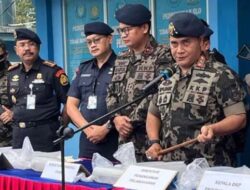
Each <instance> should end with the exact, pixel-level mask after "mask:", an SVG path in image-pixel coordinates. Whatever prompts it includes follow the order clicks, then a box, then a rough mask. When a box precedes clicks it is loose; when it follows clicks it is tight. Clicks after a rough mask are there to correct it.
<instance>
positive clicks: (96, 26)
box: [84, 22, 114, 36]
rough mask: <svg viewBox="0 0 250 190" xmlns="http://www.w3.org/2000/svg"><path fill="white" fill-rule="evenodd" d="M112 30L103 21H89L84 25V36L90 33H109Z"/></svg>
mask: <svg viewBox="0 0 250 190" xmlns="http://www.w3.org/2000/svg"><path fill="white" fill-rule="evenodd" d="M112 32H114V30H113V29H112V28H111V27H110V26H109V25H107V24H105V23H103V22H91V23H88V24H85V25H84V33H85V36H89V35H91V34H101V35H110V34H111V33H112Z"/></svg>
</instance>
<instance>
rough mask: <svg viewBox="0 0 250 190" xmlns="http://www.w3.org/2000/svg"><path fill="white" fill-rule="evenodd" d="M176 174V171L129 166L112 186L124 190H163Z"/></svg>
mask: <svg viewBox="0 0 250 190" xmlns="http://www.w3.org/2000/svg"><path fill="white" fill-rule="evenodd" d="M176 174H177V171H172V170H166V169H159V168H153V167H145V166H135V165H131V166H129V167H128V169H127V170H126V171H125V172H124V173H123V174H122V176H121V177H120V178H119V179H118V181H117V182H116V183H115V184H114V186H115V187H123V188H126V189H143V190H152V189H157V190H165V189H167V187H168V186H169V184H170V183H171V181H172V180H173V179H174V177H175V175H176Z"/></svg>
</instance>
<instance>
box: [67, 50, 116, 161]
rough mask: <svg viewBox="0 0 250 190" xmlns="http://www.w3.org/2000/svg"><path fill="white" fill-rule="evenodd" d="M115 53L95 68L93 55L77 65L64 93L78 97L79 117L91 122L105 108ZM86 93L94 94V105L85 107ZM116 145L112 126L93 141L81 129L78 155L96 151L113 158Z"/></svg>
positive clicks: (112, 159)
mask: <svg viewBox="0 0 250 190" xmlns="http://www.w3.org/2000/svg"><path fill="white" fill-rule="evenodd" d="M115 59H116V55H115V53H114V52H113V53H112V55H111V56H110V57H109V59H108V61H107V62H106V63H105V64H104V65H103V66H102V67H101V68H100V69H99V68H98V66H97V63H96V59H92V60H90V61H87V62H84V63H82V64H81V65H80V67H79V71H77V73H76V77H75V79H74V80H73V81H72V85H71V87H70V90H69V92H68V96H71V97H75V98H77V99H79V100H80V112H81V113H82V115H83V117H84V118H85V119H86V120H87V121H88V122H91V121H93V120H94V119H97V118H99V117H100V116H103V115H104V114H106V113H107V112H108V110H107V105H106V100H105V99H106V96H107V88H108V85H109V83H110V81H111V76H112V72H113V66H114V62H115ZM89 96H96V98H97V105H96V109H88V98H89ZM107 120H108V118H106V119H102V120H100V121H99V122H96V125H102V124H104V123H105V122H106V121H107ZM117 148H118V134H117V132H116V130H111V131H110V132H109V133H108V134H107V136H106V137H105V139H104V140H103V141H102V142H100V143H97V144H93V143H92V142H90V141H89V140H88V139H87V138H86V134H85V133H81V138H80V146H79V157H85V158H92V155H93V153H95V152H98V153H99V154H101V155H102V156H104V157H106V158H107V159H109V160H111V161H114V158H113V156H112V155H113V153H114V152H115V151H116V150H117Z"/></svg>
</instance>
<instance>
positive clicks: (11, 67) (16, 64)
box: [8, 63, 20, 71]
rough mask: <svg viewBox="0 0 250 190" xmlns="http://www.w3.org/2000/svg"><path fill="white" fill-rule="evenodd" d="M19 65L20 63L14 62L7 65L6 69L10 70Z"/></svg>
mask: <svg viewBox="0 0 250 190" xmlns="http://www.w3.org/2000/svg"><path fill="white" fill-rule="evenodd" d="M19 65H20V63H14V64H12V65H10V66H9V67H8V71H11V70H13V69H15V68H17V67H18V66H19Z"/></svg>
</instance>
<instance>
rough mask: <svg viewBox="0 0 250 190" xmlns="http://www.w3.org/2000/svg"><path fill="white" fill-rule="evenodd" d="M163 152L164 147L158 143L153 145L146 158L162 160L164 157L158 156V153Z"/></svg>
mask: <svg viewBox="0 0 250 190" xmlns="http://www.w3.org/2000/svg"><path fill="white" fill-rule="evenodd" d="M161 150H162V147H161V145H160V144H158V143H154V144H152V145H151V146H150V147H149V149H148V150H147V151H146V156H147V158H148V160H161V159H162V155H158V152H160V151H161Z"/></svg>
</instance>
